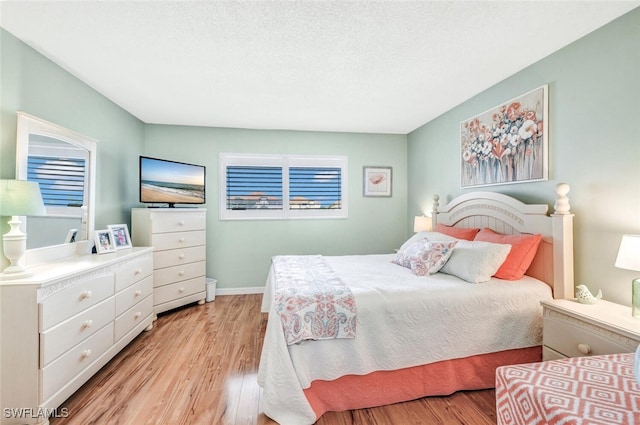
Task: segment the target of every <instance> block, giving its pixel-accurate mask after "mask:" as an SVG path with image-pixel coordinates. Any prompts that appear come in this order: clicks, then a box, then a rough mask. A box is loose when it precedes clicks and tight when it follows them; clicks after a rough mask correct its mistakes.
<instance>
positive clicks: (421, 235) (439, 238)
mask: <svg viewBox="0 0 640 425" xmlns="http://www.w3.org/2000/svg"><path fill="white" fill-rule="evenodd" d="M422 239H428V240H430V241H436V242H452V241H457V240H459V239H456V238H454V237H452V236H449V235H445V234H444V233H438V232H418V233H416V234H415V235H413V236H411V237H410V238H409V239H407V241H406V242H405V243H403V244H402V246H401V247H400V249H399V250H398V252H402V251H404V250H405V249H407V247H409V245H411V244H413V243H414V242H416V241H419V240H422Z"/></svg>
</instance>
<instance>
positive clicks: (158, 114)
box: [0, 1, 640, 134]
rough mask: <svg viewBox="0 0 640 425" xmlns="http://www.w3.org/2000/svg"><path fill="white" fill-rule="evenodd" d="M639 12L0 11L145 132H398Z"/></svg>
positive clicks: (207, 7) (469, 6)
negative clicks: (173, 127)
mask: <svg viewBox="0 0 640 425" xmlns="http://www.w3.org/2000/svg"><path fill="white" fill-rule="evenodd" d="M639 5H640V1H529V2H524V1H206V2H204V1H198V2H196V1H164V2H159V1H117V2H116V1H82V2H80V1H71V2H62V1H47V2H38V1H30V2H14V1H4V2H0V26H2V27H3V28H5V29H6V30H7V31H9V32H11V33H12V34H14V35H15V36H16V37H18V38H20V39H21V40H23V41H24V42H25V43H27V44H28V45H30V46H32V47H33V48H34V49H36V50H38V51H39V52H40V53H42V54H43V55H45V56H46V57H48V58H50V59H51V60H52V61H54V62H56V63H57V64H59V65H60V66H61V67H62V68H64V69H66V70H67V71H69V72H70V73H72V74H74V75H75V76H77V77H78V78H79V79H80V80H82V81H84V82H85V83H87V84H88V85H90V86H91V87H93V88H94V89H96V90H97V91H98V92H100V93H102V94H103V95H104V96H106V97H107V98H109V99H111V100H112V101H113V102H115V103H116V104H118V105H120V106H121V107H122V108H124V109H126V110H127V111H129V112H130V113H132V114H133V115H135V116H136V117H138V118H139V119H140V120H142V121H144V122H146V123H161V124H182V125H202V126H214V127H238V128H256V129H292V130H320V131H352V132H373V133H400V134H406V133H408V132H411V131H412V130H414V129H416V128H417V127H419V126H420V125H422V124H424V123H426V122H428V121H430V120H432V119H433V118H435V117H437V116H438V115H440V114H442V113H444V112H446V111H447V110H449V109H451V108H452V107H454V106H456V105H458V104H460V103H462V102H464V101H465V100H467V99H469V98H470V97H472V96H474V95H476V94H478V93H479V92H481V91H483V90H485V89H487V88H489V87H490V86H492V85H494V84H496V83H498V82H499V81H501V80H503V79H505V78H506V77H508V76H510V75H513V74H514V73H516V72H518V71H520V70H522V69H523V68H525V67H527V66H528V65H530V64H532V63H534V62H536V61H538V60H539V59H541V58H543V57H545V56H547V55H549V54H550V53H553V52H554V51H556V50H558V49H560V48H562V47H564V46H566V45H567V44H569V43H571V42H573V41H574V40H576V39H578V38H580V37H582V36H584V35H586V34H588V33H589V32H591V31H593V30H595V29H596V28H598V27H600V26H602V25H604V24H606V23H608V22H610V21H611V20H613V19H615V18H616V17H618V16H620V15H622V14H624V13H626V12H628V11H629V10H631V9H633V8H635V7H638V6H639ZM532 88H533V87H532Z"/></svg>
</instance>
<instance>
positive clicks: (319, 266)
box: [273, 255, 356, 345]
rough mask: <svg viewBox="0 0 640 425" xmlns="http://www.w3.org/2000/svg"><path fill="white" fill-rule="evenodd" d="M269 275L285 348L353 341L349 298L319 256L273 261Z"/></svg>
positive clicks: (353, 308) (352, 301) (352, 302)
mask: <svg viewBox="0 0 640 425" xmlns="http://www.w3.org/2000/svg"><path fill="white" fill-rule="evenodd" d="M273 272H274V274H275V288H274V302H275V308H276V311H277V312H278V314H279V315H280V319H281V320H282V328H283V330H284V335H285V340H286V341H287V344H288V345H292V344H296V343H298V342H300V341H303V340H318V339H335V338H354V337H355V335H356V305H355V299H354V297H353V294H352V293H351V290H350V289H349V288H348V287H347V286H346V285H345V284H344V283H343V282H342V281H341V280H340V278H339V277H338V276H337V275H336V274H335V272H334V271H333V269H332V268H331V267H330V266H329V265H328V264H327V262H326V261H325V260H324V258H322V256H320V255H293V256H290V255H288V256H277V257H273Z"/></svg>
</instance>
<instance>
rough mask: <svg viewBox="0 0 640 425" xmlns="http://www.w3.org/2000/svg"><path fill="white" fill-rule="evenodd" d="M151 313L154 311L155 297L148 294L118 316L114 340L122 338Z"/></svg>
mask: <svg viewBox="0 0 640 425" xmlns="http://www.w3.org/2000/svg"><path fill="white" fill-rule="evenodd" d="M151 313H153V297H152V296H147V297H146V298H145V299H143V300H142V301H140V302H139V303H138V304H136V305H134V306H133V307H131V308H130V309H129V310H127V311H126V312H124V313H123V314H122V315H121V316H118V317H117V318H116V323H115V331H114V340H115V341H116V342H117V341H118V340H120V338H122V337H123V336H125V335H126V334H127V333H128V332H129V331H130V330H131V329H133V328H134V327H136V326H137V325H138V324H139V323H140V322H142V321H143V320H144V319H145V318H147V317H150V316H151Z"/></svg>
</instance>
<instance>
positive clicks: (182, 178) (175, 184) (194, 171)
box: [140, 156, 206, 207]
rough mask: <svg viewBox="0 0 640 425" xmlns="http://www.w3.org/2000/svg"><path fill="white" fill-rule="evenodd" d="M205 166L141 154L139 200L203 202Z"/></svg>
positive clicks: (148, 201)
mask: <svg viewBox="0 0 640 425" xmlns="http://www.w3.org/2000/svg"><path fill="white" fill-rule="evenodd" d="M205 177H206V168H205V167H204V166H203V165H196V164H187V163H184V162H177V161H169V160H166V159H159V158H151V157H148V156H140V202H142V203H145V204H168V205H169V207H174V206H175V205H176V204H204V203H205V201H206V199H205V181H206V179H205Z"/></svg>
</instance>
